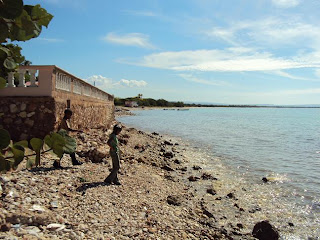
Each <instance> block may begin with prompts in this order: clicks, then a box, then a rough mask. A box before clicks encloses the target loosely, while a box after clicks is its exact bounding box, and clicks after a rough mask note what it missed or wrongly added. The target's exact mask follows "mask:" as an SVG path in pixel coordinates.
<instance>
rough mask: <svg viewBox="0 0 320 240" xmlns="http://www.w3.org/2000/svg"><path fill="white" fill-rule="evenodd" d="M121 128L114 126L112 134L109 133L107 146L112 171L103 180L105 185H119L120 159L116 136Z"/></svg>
mask: <svg viewBox="0 0 320 240" xmlns="http://www.w3.org/2000/svg"><path fill="white" fill-rule="evenodd" d="M121 130H122V127H121V126H120V125H118V124H117V125H115V126H114V127H113V132H112V133H111V135H110V137H109V140H108V142H107V144H108V145H109V147H110V156H111V158H112V171H111V173H110V174H109V176H108V177H107V178H106V179H105V180H104V182H105V183H108V184H111V183H114V184H115V185H121V183H120V182H119V179H118V171H119V169H120V157H119V147H118V144H119V141H118V138H117V135H119V133H120V132H121Z"/></svg>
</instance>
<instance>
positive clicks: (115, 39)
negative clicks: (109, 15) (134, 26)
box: [103, 33, 155, 49]
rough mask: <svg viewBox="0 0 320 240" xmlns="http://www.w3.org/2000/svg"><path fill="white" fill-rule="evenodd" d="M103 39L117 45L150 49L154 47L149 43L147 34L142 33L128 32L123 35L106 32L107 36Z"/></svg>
mask: <svg viewBox="0 0 320 240" xmlns="http://www.w3.org/2000/svg"><path fill="white" fill-rule="evenodd" d="M103 40H104V41H107V42H110V43H114V44H118V45H125V46H135V47H141V48H151V49H153V48H155V46H154V45H152V44H151V43H150V41H149V36H148V35H145V34H142V33H128V34H124V35H118V34H116V33H108V34H107V36H105V37H104V38H103Z"/></svg>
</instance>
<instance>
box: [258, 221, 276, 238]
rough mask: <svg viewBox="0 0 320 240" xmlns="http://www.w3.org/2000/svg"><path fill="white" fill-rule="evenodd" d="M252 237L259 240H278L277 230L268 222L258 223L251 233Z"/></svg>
mask: <svg viewBox="0 0 320 240" xmlns="http://www.w3.org/2000/svg"><path fill="white" fill-rule="evenodd" d="M252 235H253V236H254V237H256V238H258V239H259V240H278V239H279V233H278V230H277V229H276V228H275V227H274V226H272V225H271V224H270V223H269V221H262V222H258V223H257V224H256V225H255V226H254V228H253V231H252Z"/></svg>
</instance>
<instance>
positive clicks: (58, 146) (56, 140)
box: [44, 133, 66, 158]
mask: <svg viewBox="0 0 320 240" xmlns="http://www.w3.org/2000/svg"><path fill="white" fill-rule="evenodd" d="M44 141H45V143H46V144H47V145H48V146H49V147H50V148H52V150H53V152H54V153H55V154H56V155H57V156H58V157H59V158H61V157H62V156H63V153H64V150H63V147H64V145H65V144H66V140H65V139H64V137H62V136H61V135H60V134H58V133H51V134H50V135H47V136H46V137H45V138H44Z"/></svg>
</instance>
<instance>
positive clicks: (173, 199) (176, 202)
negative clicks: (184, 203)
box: [167, 195, 181, 206]
mask: <svg viewBox="0 0 320 240" xmlns="http://www.w3.org/2000/svg"><path fill="white" fill-rule="evenodd" d="M167 202H168V204H170V205H174V206H180V205H181V199H180V197H178V196H173V195H171V196H168V197H167Z"/></svg>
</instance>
